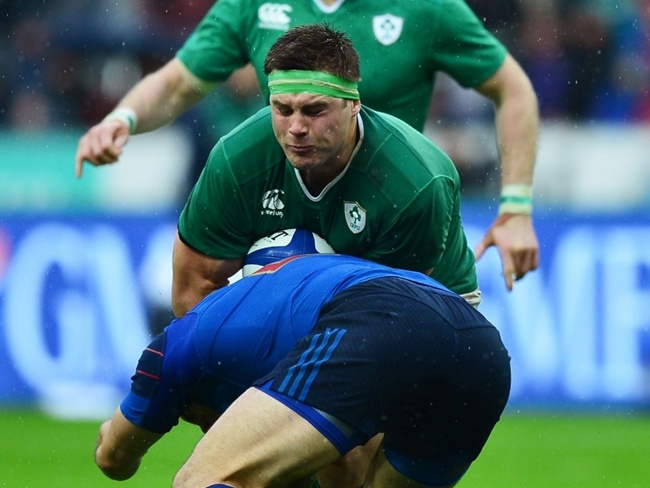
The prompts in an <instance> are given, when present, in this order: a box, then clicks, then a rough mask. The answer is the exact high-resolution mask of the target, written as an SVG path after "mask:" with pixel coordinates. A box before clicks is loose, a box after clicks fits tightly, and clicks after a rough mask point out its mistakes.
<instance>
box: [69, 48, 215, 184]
mask: <svg viewBox="0 0 650 488" xmlns="http://www.w3.org/2000/svg"><path fill="white" fill-rule="evenodd" d="M215 86H216V84H209V83H206V82H204V81H202V80H200V79H198V78H196V76H194V75H193V74H192V73H190V71H189V70H188V69H187V68H186V67H185V65H183V63H182V62H181V61H180V60H179V59H178V58H174V59H172V60H171V61H169V62H168V63H167V64H165V65H164V66H163V67H162V68H160V69H159V70H157V71H155V72H153V73H151V74H149V75H147V76H145V77H144V78H143V79H142V80H141V81H140V82H138V83H137V84H136V85H135V86H134V87H133V88H132V89H131V90H130V91H129V92H128V93H127V94H126V95H125V96H124V98H123V99H122V100H121V101H120V102H119V103H118V105H117V106H116V107H115V110H113V112H111V113H110V114H108V115H107V116H106V118H104V120H102V121H101V122H100V123H98V124H97V125H95V126H93V127H91V128H90V129H89V130H88V132H86V133H85V134H84V135H83V136H82V137H81V139H79V143H78V146H77V154H76V157H75V169H76V174H77V177H81V175H82V171H83V163H84V161H87V162H89V163H90V164H92V165H94V166H99V165H102V164H109V163H114V162H116V161H117V160H118V158H119V157H120V155H121V154H122V149H123V147H124V145H125V144H126V142H127V141H128V139H129V135H130V134H140V133H143V132H149V131H152V130H155V129H158V128H160V127H162V126H163V125H165V124H168V123H169V122H171V121H173V120H175V119H176V118H177V117H178V116H179V115H180V114H181V113H183V112H184V111H185V110H187V109H188V108H190V107H191V106H193V105H194V104H196V103H197V102H198V101H200V100H201V99H202V98H203V97H204V96H205V95H206V94H207V93H208V92H209V91H210V90H211V89H212V88H214V87H215Z"/></svg>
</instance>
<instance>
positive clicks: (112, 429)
mask: <svg viewBox="0 0 650 488" xmlns="http://www.w3.org/2000/svg"><path fill="white" fill-rule="evenodd" d="M162 436H163V434H158V433H156V432H152V431H150V430H146V429H143V428H141V427H138V426H136V425H134V424H132V423H131V422H129V421H128V420H127V419H126V418H125V417H124V415H122V412H121V411H120V409H119V408H118V409H117V410H116V411H115V414H114V415H113V418H112V419H111V420H107V421H106V422H104V423H103V424H102V425H101V427H100V428H99V437H98V439H97V448H96V450H95V462H96V463H97V466H98V467H99V469H101V470H102V472H103V473H104V474H105V475H106V476H108V477H109V478H110V479H112V480H118V481H122V480H126V479H129V478H130V477H132V476H133V475H134V474H135V472H136V471H137V470H138V468H139V467H140V462H141V461H142V457H143V456H144V455H145V454H146V453H147V450H148V449H149V448H150V447H151V446H152V445H153V444H154V443H155V442H156V441H158V439H160V438H161V437H162Z"/></svg>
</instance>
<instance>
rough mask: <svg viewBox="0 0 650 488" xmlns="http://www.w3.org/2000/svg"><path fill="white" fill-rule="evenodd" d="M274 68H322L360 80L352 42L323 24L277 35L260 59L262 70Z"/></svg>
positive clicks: (346, 78)
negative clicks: (269, 48)
mask: <svg viewBox="0 0 650 488" xmlns="http://www.w3.org/2000/svg"><path fill="white" fill-rule="evenodd" d="M276 70H283V71H285V70H306V71H324V72H326V73H330V74H332V75H336V76H339V77H341V78H343V79H345V80H348V81H360V80H361V68H360V66H359V54H358V53H357V51H356V49H354V46H353V45H352V41H350V38H349V37H348V36H347V34H345V33H343V32H340V31H337V30H334V29H333V28H332V27H330V26H329V25H328V24H325V23H322V24H311V25H302V26H299V27H294V28H293V29H289V30H288V31H287V32H286V33H285V34H283V35H282V36H280V38H279V39H278V40H277V41H275V44H273V47H271V50H270V51H269V52H268V54H267V55H266V60H265V61H264V73H266V74H267V75H268V74H269V73H271V72H273V71H276Z"/></svg>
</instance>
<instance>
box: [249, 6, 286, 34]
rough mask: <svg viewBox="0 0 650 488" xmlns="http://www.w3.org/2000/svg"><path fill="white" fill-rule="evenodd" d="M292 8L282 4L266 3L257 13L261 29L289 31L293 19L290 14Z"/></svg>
mask: <svg viewBox="0 0 650 488" xmlns="http://www.w3.org/2000/svg"><path fill="white" fill-rule="evenodd" d="M291 10H292V9H291V6H289V5H286V4H282V3H264V4H262V6H261V7H260V8H259V10H258V11H257V16H258V18H259V19H260V24H259V26H260V28H262V29H276V30H287V29H288V28H289V23H290V22H291V19H290V18H289V15H288V14H289V13H290V12H291Z"/></svg>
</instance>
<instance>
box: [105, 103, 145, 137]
mask: <svg viewBox="0 0 650 488" xmlns="http://www.w3.org/2000/svg"><path fill="white" fill-rule="evenodd" d="M104 120H121V121H122V122H124V123H125V124H126V125H127V126H128V128H129V134H133V133H134V132H135V127H136V125H137V123H138V116H137V115H136V114H135V110H133V109H132V108H129V107H120V108H116V109H115V110H113V111H112V112H111V113H110V114H108V115H107V116H106V117H104Z"/></svg>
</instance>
